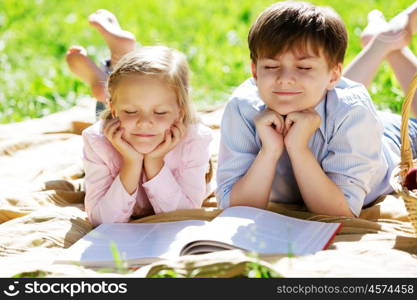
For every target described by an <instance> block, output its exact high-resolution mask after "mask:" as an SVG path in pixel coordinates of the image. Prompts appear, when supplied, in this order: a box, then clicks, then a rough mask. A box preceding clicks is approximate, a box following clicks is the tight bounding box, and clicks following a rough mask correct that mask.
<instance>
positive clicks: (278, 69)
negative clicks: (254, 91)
mask: <svg viewBox="0 0 417 300" xmlns="http://www.w3.org/2000/svg"><path fill="white" fill-rule="evenodd" d="M313 53H314V52H313V51H308V53H303V54H300V53H297V52H295V51H287V52H285V53H283V54H280V55H276V56H275V57H273V58H260V59H259V60H258V61H257V63H256V64H254V63H252V74H253V77H254V79H255V80H256V84H257V86H258V91H259V96H260V97H261V99H262V101H263V102H264V103H265V104H266V105H267V107H269V108H270V109H272V110H274V111H276V112H278V113H279V114H281V115H287V114H289V113H291V112H295V111H303V110H305V109H309V108H313V107H315V106H317V104H319V103H320V101H321V100H322V99H323V97H324V95H325V93H326V92H327V90H329V89H332V88H333V87H334V86H335V85H336V83H337V81H338V80H339V79H340V76H341V64H338V65H337V66H335V67H333V68H329V66H328V63H327V60H326V58H325V56H324V54H323V53H322V51H320V53H319V54H318V55H315V54H313Z"/></svg>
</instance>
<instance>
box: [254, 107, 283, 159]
mask: <svg viewBox="0 0 417 300" xmlns="http://www.w3.org/2000/svg"><path fill="white" fill-rule="evenodd" d="M255 126H256V131H257V132H258V134H259V138H260V140H261V142H262V149H264V150H265V151H266V152H267V153H272V154H274V156H275V157H277V158H278V157H280V156H281V154H282V152H283V150H284V118H283V117H282V116H281V115H280V114H278V113H277V112H275V111H273V110H271V109H269V108H267V109H265V110H264V111H262V112H261V113H259V114H258V115H257V116H256V117H255Z"/></svg>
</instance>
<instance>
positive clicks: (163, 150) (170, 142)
mask: <svg viewBox="0 0 417 300" xmlns="http://www.w3.org/2000/svg"><path fill="white" fill-rule="evenodd" d="M185 133H186V128H185V125H184V123H182V122H180V121H176V122H175V123H174V124H172V126H171V128H170V129H167V130H166V131H165V139H164V141H163V142H162V143H160V144H159V145H158V146H157V147H156V148H155V149H154V150H153V151H152V152H150V153H147V154H145V159H162V158H164V157H165V155H166V154H167V153H168V152H169V151H171V150H172V149H174V148H175V146H177V145H178V143H179V142H180V141H181V140H182V139H183V137H184V136H185Z"/></svg>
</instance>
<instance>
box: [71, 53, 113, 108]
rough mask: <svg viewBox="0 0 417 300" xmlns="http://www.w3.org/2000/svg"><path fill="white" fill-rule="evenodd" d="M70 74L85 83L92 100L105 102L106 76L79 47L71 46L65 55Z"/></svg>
mask: <svg viewBox="0 0 417 300" xmlns="http://www.w3.org/2000/svg"><path fill="white" fill-rule="evenodd" d="M65 59H66V61H67V64H68V66H69V68H70V70H71V72H72V73H74V74H75V75H76V76H77V77H78V78H80V79H81V80H82V81H84V82H85V83H87V84H88V85H89V86H90V88H91V93H92V94H93V96H94V98H96V99H97V100H98V101H100V102H104V103H105V102H106V75H105V73H104V72H103V71H101V70H100V69H99V68H98V67H97V66H96V64H95V63H94V62H93V61H92V60H91V59H90V58H89V57H88V56H87V51H86V50H85V49H84V48H83V47H81V46H72V47H71V48H69V50H68V51H67V53H66V55H65Z"/></svg>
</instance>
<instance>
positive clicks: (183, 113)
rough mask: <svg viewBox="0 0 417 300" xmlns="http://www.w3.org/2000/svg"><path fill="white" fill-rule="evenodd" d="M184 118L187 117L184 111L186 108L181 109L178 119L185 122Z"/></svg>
mask: <svg viewBox="0 0 417 300" xmlns="http://www.w3.org/2000/svg"><path fill="white" fill-rule="evenodd" d="M184 118H185V111H184V109H181V110H180V115H179V117H178V121H180V122H181V123H183V122H184Z"/></svg>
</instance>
